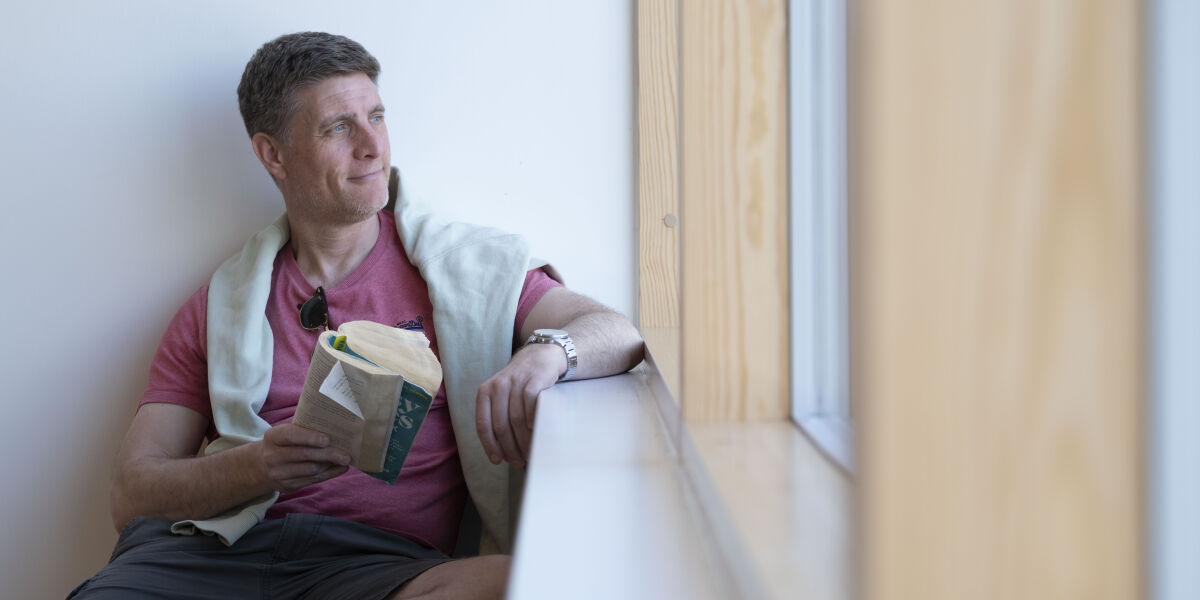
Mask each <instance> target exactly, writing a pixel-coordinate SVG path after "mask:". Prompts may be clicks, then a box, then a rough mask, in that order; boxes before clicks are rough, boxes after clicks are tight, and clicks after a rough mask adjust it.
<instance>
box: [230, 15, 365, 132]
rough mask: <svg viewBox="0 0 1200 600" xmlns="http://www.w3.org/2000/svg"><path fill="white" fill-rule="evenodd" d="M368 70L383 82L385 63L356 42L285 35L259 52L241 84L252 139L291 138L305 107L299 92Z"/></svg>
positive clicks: (333, 37) (310, 34)
mask: <svg viewBox="0 0 1200 600" xmlns="http://www.w3.org/2000/svg"><path fill="white" fill-rule="evenodd" d="M354 73H362V74H363V75H366V76H367V77H369V78H370V79H371V82H372V83H377V80H378V78H379V61H377V60H375V57H374V56H371V53H370V52H367V50H366V48H363V47H362V45H361V44H359V43H358V42H355V41H354V40H352V39H350V38H347V37H344V36H340V35H333V34H330V33H320V32H313V31H305V32H301V33H289V34H287V35H281V36H279V37H277V38H275V39H273V40H271V41H269V42H267V43H265V44H263V46H262V47H261V48H259V49H258V51H257V52H255V53H254V56H253V57H251V58H250V62H248V63H246V70H245V71H243V72H242V81H241V83H239V84H238V89H237V93H238V109H239V110H241V111H242V121H244V122H245V124H246V133H248V134H250V137H254V134H256V133H258V132H260V131H261V132H263V133H266V134H267V135H270V136H272V137H276V138H281V139H286V138H287V136H288V133H289V131H288V130H289V129H290V126H291V123H292V116H293V115H294V114H295V113H296V111H297V109H298V108H299V106H298V102H297V100H296V92H297V91H299V90H300V89H301V88H303V87H305V86H308V85H312V84H315V83H319V82H321V81H323V80H325V79H328V78H330V77H335V76H338V75H351V74H354Z"/></svg>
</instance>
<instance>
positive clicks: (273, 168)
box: [250, 131, 287, 181]
mask: <svg viewBox="0 0 1200 600" xmlns="http://www.w3.org/2000/svg"><path fill="white" fill-rule="evenodd" d="M250 147H251V148H253V149H254V155H255V156H257V157H258V160H259V161H260V162H262V164H263V166H264V167H266V168H267V172H268V173H270V174H271V176H272V177H274V178H275V179H276V180H277V181H278V180H280V179H287V167H286V166H285V165H284V160H283V145H282V144H280V143H279V140H277V139H275V138H273V137H271V136H270V135H268V134H266V133H263V132H261V131H260V132H258V133H256V134H254V136H253V137H251V138H250Z"/></svg>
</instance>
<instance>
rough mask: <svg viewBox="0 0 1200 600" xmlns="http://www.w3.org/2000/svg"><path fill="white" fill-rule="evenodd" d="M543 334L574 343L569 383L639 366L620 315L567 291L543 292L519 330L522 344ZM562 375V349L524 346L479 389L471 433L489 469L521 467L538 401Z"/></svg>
mask: <svg viewBox="0 0 1200 600" xmlns="http://www.w3.org/2000/svg"><path fill="white" fill-rule="evenodd" d="M546 328H550V329H563V330H566V332H567V333H568V334H570V335H571V339H572V340H573V341H574V342H575V350H576V353H577V354H578V355H579V364H578V366H577V367H576V369H575V375H574V379H588V378H592V377H604V376H606V375H614V374H616V373H623V372H625V371H628V370H629V369H632V368H633V367H635V366H637V364H638V363H639V362H641V360H642V348H643V344H642V336H641V335H640V334H639V333H638V331H637V328H636V327H634V326H633V323H631V322H630V321H629V319H628V318H627V317H625V315H622V314H620V313H618V312H615V311H613V310H611V309H609V308H607V307H605V306H604V305H602V304H600V303H598V302H596V301H594V300H591V299H589V298H587V297H585V296H581V295H579V294H576V293H574V292H572V291H570V290H568V289H566V288H554V289H552V290H550V291H548V292H546V294H545V295H544V296H542V298H541V300H539V301H538V303H537V304H536V305H534V307H533V310H531V311H530V312H529V316H527V317H526V318H525V322H524V323H523V324H522V325H521V339H522V340H525V339H528V338H529V336H530V335H532V334H533V331H534V330H535V329H546ZM566 371H567V358H566V355H565V353H564V352H563V350H562V348H561V347H559V346H557V345H554V344H528V345H526V346H524V347H522V348H521V349H520V350H518V351H517V353H516V354H514V355H513V357H512V360H510V361H509V362H508V365H506V366H505V367H504V368H503V369H501V370H500V371H499V372H498V373H496V374H495V375H493V376H492V378H491V379H488V380H487V381H485V382H484V383H483V385H481V386H479V391H478V392H477V393H476V396H475V429H476V431H477V432H478V434H479V439H480V441H481V442H483V449H484V450H485V451H486V452H487V453H488V457H489V458H490V459H491V461H492V462H493V463H496V464H499V463H500V461H502V460H506V461H508V462H509V463H511V464H513V465H516V466H521V465H524V464H525V461H526V460H528V459H529V446H530V441H531V440H532V438H533V416H534V413H535V411H536V408H537V396H538V394H539V393H541V391H542V390H544V389H546V388H548V387H550V386H552V385H554V383H555V382H556V381H558V378H559V377H560V376H562V374H563V373H565V372H566Z"/></svg>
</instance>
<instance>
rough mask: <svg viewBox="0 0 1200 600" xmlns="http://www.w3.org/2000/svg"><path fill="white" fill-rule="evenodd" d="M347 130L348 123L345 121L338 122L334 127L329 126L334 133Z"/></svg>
mask: <svg viewBox="0 0 1200 600" xmlns="http://www.w3.org/2000/svg"><path fill="white" fill-rule="evenodd" d="M345 130H346V124H345V123H338V124H337V125H334V126H333V127H330V128H329V131H331V132H333V133H341V132H343V131H345Z"/></svg>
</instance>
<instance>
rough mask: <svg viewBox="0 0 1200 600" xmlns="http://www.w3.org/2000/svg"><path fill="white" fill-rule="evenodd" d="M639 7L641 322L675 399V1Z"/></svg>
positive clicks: (650, 0)
mask: <svg viewBox="0 0 1200 600" xmlns="http://www.w3.org/2000/svg"><path fill="white" fill-rule="evenodd" d="M637 11H638V13H637V14H638V16H637V39H638V67H637V79H638V321H639V326H640V328H641V330H642V335H643V337H645V339H646V345H647V346H649V347H650V349H651V352H652V353H653V354H654V358H655V360H656V362H657V364H658V369H659V372H660V373H661V374H662V376H663V379H664V380H665V381H666V383H667V386H668V387H669V388H670V390H671V394H672V397H673V398H674V399H675V400H676V401H677V402H678V397H679V395H680V387H679V376H680V372H679V371H680V369H679V360H678V357H679V350H680V348H679V99H678V90H679V38H678V35H677V30H678V21H679V11H678V2H677V0H640V1H639V2H638V3H637Z"/></svg>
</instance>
